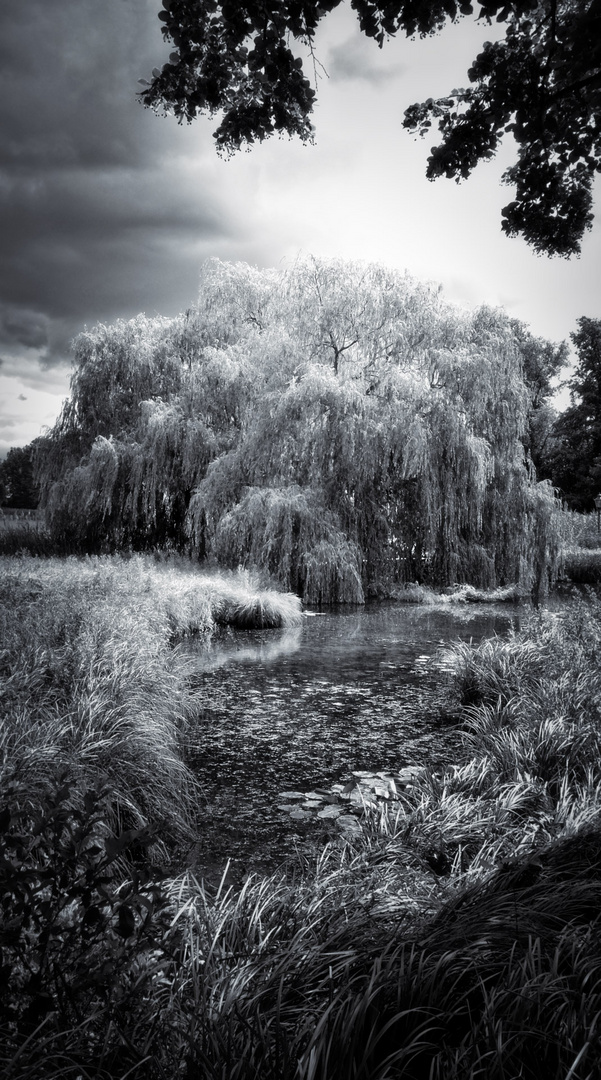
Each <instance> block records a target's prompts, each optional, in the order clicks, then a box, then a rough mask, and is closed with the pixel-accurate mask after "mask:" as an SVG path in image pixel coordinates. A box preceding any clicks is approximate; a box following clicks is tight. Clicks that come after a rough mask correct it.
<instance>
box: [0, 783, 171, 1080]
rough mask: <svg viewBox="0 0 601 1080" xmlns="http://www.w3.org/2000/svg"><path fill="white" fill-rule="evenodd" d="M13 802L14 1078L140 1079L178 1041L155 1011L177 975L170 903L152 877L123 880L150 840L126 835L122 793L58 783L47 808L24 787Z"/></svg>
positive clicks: (9, 1034)
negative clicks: (112, 819) (112, 823)
mask: <svg viewBox="0 0 601 1080" xmlns="http://www.w3.org/2000/svg"><path fill="white" fill-rule="evenodd" d="M4 797H5V799H6V800H7V801H6V803H5V804H4V806H3V808H2V810H1V811H0V852H1V858H0V886H1V893H2V929H1V930H0V943H1V947H2V967H1V969H0V1063H1V1071H2V1076H3V1077H5V1080H17V1078H18V1080H23V1078H25V1077H27V1078H28V1080H38V1078H39V1080H50V1078H53V1077H59V1076H60V1077H70V1078H72V1080H75V1077H77V1076H78V1075H79V1076H81V1075H84V1076H94V1077H109V1076H110V1077H111V1078H112V1080H117V1077H125V1075H131V1072H132V1071H133V1070H137V1069H138V1068H139V1067H140V1066H141V1065H143V1063H144V1062H145V1061H148V1059H149V1057H153V1056H156V1057H157V1058H158V1057H160V1056H162V1054H163V1053H164V1050H165V1046H166V1044H168V1043H169V1040H170V1033H169V1028H168V1025H167V1023H166V1017H165V1016H164V1015H161V1014H160V1013H159V1012H157V1011H155V1010H152V1009H149V1007H148V1001H149V997H150V996H151V995H152V996H154V997H155V998H156V987H157V983H160V981H161V980H164V979H165V978H167V976H168V975H170V974H172V968H173V959H172V956H171V955H170V952H169V948H168V942H169V932H168V927H169V922H170V920H169V916H168V910H167V901H166V896H165V894H164V892H163V891H162V889H161V887H160V885H159V884H157V883H156V877H154V878H152V879H151V878H150V876H149V874H148V872H147V871H146V870H144V869H141V868H138V869H137V870H136V872H135V873H134V875H133V877H131V878H130V879H129V880H127V879H126V880H124V879H123V875H122V866H123V861H124V860H127V859H128V858H129V857H130V856H131V854H132V851H133V850H134V849H136V851H135V856H134V857H135V860H136V862H137V863H138V864H139V863H140V855H141V853H142V852H143V851H144V850H145V849H146V848H147V846H148V844H149V842H150V835H149V833H148V831H147V830H144V829H132V830H128V831H125V832H121V833H119V834H117V835H114V834H113V833H112V832H111V831H110V829H108V828H107V825H106V818H107V814H108V813H109V809H110V797H111V793H110V789H109V788H107V787H102V786H98V787H96V788H95V789H88V790H87V791H82V790H81V789H80V788H79V787H78V785H77V784H76V783H75V781H74V779H73V777H70V776H69V775H68V774H63V775H62V776H58V777H56V778H52V780H49V781H48V783H47V784H46V785H45V788H44V792H43V795H42V797H41V799H40V800H39V802H38V804H37V805H36V806H33V805H32V804H31V799H30V793H29V790H28V787H27V786H26V785H24V784H23V783H22V782H19V781H12V782H11V783H10V784H8V785H7V787H6V788H5V791H4ZM120 870H121V873H120Z"/></svg>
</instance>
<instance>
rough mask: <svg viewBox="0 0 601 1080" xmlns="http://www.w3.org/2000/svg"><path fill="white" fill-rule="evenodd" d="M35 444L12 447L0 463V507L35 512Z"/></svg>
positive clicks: (36, 497)
mask: <svg viewBox="0 0 601 1080" xmlns="http://www.w3.org/2000/svg"><path fill="white" fill-rule="evenodd" d="M34 452H35V444H34V443H30V445H29V446H13V447H11V449H10V450H9V451H8V454H7V456H6V458H5V460H4V461H0V506H6V507H10V508H12V509H18V510H35V508H36V507H37V505H38V499H39V491H38V487H37V484H36V482H35V479H34V475H33V454H34Z"/></svg>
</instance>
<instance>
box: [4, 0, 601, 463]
mask: <svg viewBox="0 0 601 1080" xmlns="http://www.w3.org/2000/svg"><path fill="white" fill-rule="evenodd" d="M159 9H160V0H2V5H1V8H0V78H1V81H2V85H1V87H0V125H1V126H2V139H1V142H0V236H1V237H2V249H1V250H2V260H1V265H0V356H1V358H2V363H1V366H0V456H2V455H4V454H5V453H6V451H7V449H8V448H9V447H10V446H23V445H24V444H26V443H27V442H29V441H30V440H31V439H32V438H34V437H35V436H36V435H38V434H39V433H40V431H41V430H42V429H43V427H44V425H49V424H52V423H53V421H54V419H55V418H56V415H57V413H58V411H59V409H60V406H61V403H62V401H63V399H64V397H65V396H66V395H67V393H68V381H69V369H70V342H71V340H72V338H73V337H74V336H75V335H76V334H77V333H78V332H79V331H80V330H81V329H83V327H84V326H85V325H92V324H93V323H95V322H99V321H100V322H111V321H113V320H114V319H116V318H120V317H125V318H128V317H131V316H133V315H135V314H137V313H138V312H140V311H145V312H146V313H147V314H148V315H151V314H155V313H159V314H164V315H171V314H175V313H176V312H178V311H181V310H182V309H184V308H186V307H188V306H189V305H190V304H191V303H192V302H193V301H194V299H195V296H196V292H197V281H198V272H199V267H200V265H201V263H202V261H203V260H204V259H206V258H208V257H211V256H218V257H219V258H222V259H231V260H238V259H243V260H246V261H248V262H252V263H255V264H257V265H259V266H286V265H288V264H289V263H290V262H291V261H292V260H293V259H294V258H296V257H297V256H298V255H299V254H315V255H319V256H326V257H327V256H342V257H345V258H355V259H368V260H376V261H380V262H383V263H386V264H388V265H391V266H395V267H398V268H400V269H408V270H409V271H410V272H411V273H412V274H414V275H415V276H416V277H418V278H421V279H424V280H430V281H435V282H440V283H442V285H443V286H444V291H445V294H446V296H447V297H448V298H449V299H451V300H454V301H456V302H458V303H460V304H464V305H468V306H475V305H477V304H479V303H483V302H486V303H491V304H494V305H501V306H503V307H505V308H506V309H507V310H508V311H509V312H510V313H511V314H512V315H514V316H516V317H518V318H520V319H523V320H524V321H525V322H527V323H528V324H529V325H530V327H531V329H532V331H533V332H534V333H536V334H538V335H543V336H545V337H549V338H551V339H552V340H555V341H559V340H562V339H564V338H567V336H568V335H569V333H570V332H571V331H573V330H574V329H575V323H576V319H577V318H578V316H580V315H588V316H589V317H594V318H598V317H601V296H600V292H599V283H600V282H601V220H600V221H599V222H598V223H597V225H596V227H595V228H594V230H593V232H592V233H591V234H589V235H588V236H587V238H586V239H585V241H584V245H583V253H582V257H581V258H580V259H579V260H570V261H565V260H560V259H554V260H549V259H546V258H538V257H537V256H535V255H534V254H533V253H532V252H531V251H530V249H529V248H528V247H527V246H526V245H525V244H524V243H523V242H522V241H521V240H507V239H505V238H504V237H503V235H502V234H501V231H500V211H501V207H502V206H504V205H505V204H506V203H507V202H509V201H510V198H511V189H508V188H506V187H503V186H501V184H500V176H501V174H502V172H503V170H504V169H505V168H506V167H507V165H508V164H510V163H511V161H512V155H511V145H508V146H507V147H505V148H503V150H502V152H501V153H500V154H499V156H498V157H497V159H495V161H493V162H491V163H488V164H484V165H480V166H479V167H478V169H477V170H476V172H475V173H474V175H473V176H472V177H471V178H470V179H469V180H468V181H466V182H464V183H463V184H461V185H457V184H455V183H454V182H452V181H448V180H445V179H441V180H438V181H436V182H435V183H429V182H428V181H427V180H426V179H425V175H424V173H425V166H426V157H427V152H428V149H429V146H428V144H427V143H424V142H422V141H421V140H414V139H413V138H412V137H411V136H409V134H408V133H406V132H405V131H404V130H403V128H402V117H403V112H404V109H405V108H406V107H407V106H408V105H410V104H412V103H413V102H415V101H418V100H419V101H421V100H423V99H425V98H427V97H437V96H441V95H442V94H444V93H445V92H448V91H449V90H450V89H452V88H454V87H456V86H463V85H465V83H466V81H467V80H466V77H465V72H466V70H467V68H468V66H469V63H470V60H471V59H472V58H473V57H474V56H475V54H476V52H477V50H478V47H479V45H480V44H481V43H482V41H484V40H486V38H487V37H488V38H490V37H491V34H492V33H493V32H494V31H491V29H490V28H486V27H478V26H477V25H476V24H475V23H474V22H472V21H467V20H466V21H465V22H463V23H462V24H461V25H459V26H457V27H450V28H448V29H447V30H446V31H445V32H444V33H443V34H442V35H440V36H439V37H438V38H435V39H429V40H427V41H417V42H408V41H405V40H400V39H399V40H398V41H394V42H391V43H389V44H388V45H387V46H386V47H385V48H384V49H383V50H381V51H380V50H378V48H377V47H376V46H375V44H374V43H373V42H371V41H367V40H365V39H363V38H362V36H361V35H360V33H359V31H358V28H357V27H356V20H355V17H354V15H353V13H352V12H351V11H350V9H349V8H348V7H346V8H343V9H341V10H339V11H337V12H335V13H334V15H333V16H329V17H328V18H327V19H326V20H324V23H323V24H322V25H323V30H322V32H321V33H320V37H319V39H318V50H317V51H318V57H319V59H320V61H321V63H322V64H323V67H324V70H323V71H322V72H321V75H320V80H319V85H318V102H319V104H318V108H317V110H316V115H315V123H316V127H317V145H316V146H314V147H308V146H302V145H301V144H299V143H294V142H290V141H288V140H271V141H269V142H267V143H265V144H264V145H263V146H258V147H256V148H254V149H253V150H252V152H250V153H242V154H238V155H237V156H236V157H235V158H233V159H231V160H229V161H224V160H221V159H219V158H218V157H217V156H216V154H215V151H214V149H213V142H212V139H211V132H212V130H213V128H214V127H215V126H216V125H215V123H214V122H213V123H212V122H211V121H210V120H208V119H202V120H199V121H197V122H196V123H195V124H194V125H192V126H190V127H187V126H183V127H182V126H179V125H178V124H177V122H176V121H175V120H174V119H173V118H171V117H167V118H165V117H157V116H155V115H154V114H152V113H150V112H147V111H146V110H144V109H143V108H142V107H141V105H140V104H139V103H138V102H137V100H136V93H137V91H138V90H139V89H140V86H139V85H138V79H140V78H146V77H148V76H149V75H150V72H151V70H152V68H153V67H155V66H157V65H160V64H161V63H162V62H163V61H164V60H165V59H166V56H167V53H168V52H169V47H168V46H166V45H165V44H164V43H163V41H162V38H161V34H160V23H159V21H158V19H157V13H158V10H159ZM599 201H600V200H598V202H599Z"/></svg>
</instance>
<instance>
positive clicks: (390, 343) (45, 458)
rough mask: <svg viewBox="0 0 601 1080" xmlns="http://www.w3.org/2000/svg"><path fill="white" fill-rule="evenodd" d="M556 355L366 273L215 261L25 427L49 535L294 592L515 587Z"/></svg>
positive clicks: (126, 330)
mask: <svg viewBox="0 0 601 1080" xmlns="http://www.w3.org/2000/svg"><path fill="white" fill-rule="evenodd" d="M564 358H565V350H564V349H563V348H562V347H556V346H553V345H551V344H550V343H548V342H545V341H542V340H540V339H537V338H534V337H533V336H532V335H530V334H529V333H528V331H527V329H526V328H525V327H524V326H523V325H522V324H520V323H517V322H516V321H515V320H511V319H509V318H508V317H507V316H505V315H504V314H503V313H502V312H500V311H493V310H491V309H489V308H480V309H478V310H477V311H475V312H473V313H465V312H461V311H459V310H458V309H456V308H454V307H452V306H451V305H449V304H448V303H446V302H445V301H444V300H443V299H442V297H441V295H440V292H439V290H437V289H436V288H434V287H431V286H425V285H421V284H419V283H418V282H416V281H414V280H413V279H412V278H410V277H409V276H408V275H404V274H401V273H398V272H396V271H392V270H387V269H385V268H383V267H380V266H375V265H367V266H366V265H362V264H353V263H344V262H336V261H334V262H322V261H318V260H307V261H304V262H299V263H298V264H297V265H296V266H294V267H293V268H292V269H291V270H289V271H287V272H284V271H281V272H280V271H259V270H257V269H254V268H252V267H250V266H247V265H245V264H235V265H231V264H226V263H221V262H219V261H218V260H211V261H210V262H209V263H207V264H206V265H205V266H204V268H203V272H202V278H201V289H200V296H199V301H198V304H197V306H196V307H194V308H193V309H191V310H189V311H187V312H186V313H185V314H183V315H181V316H179V317H177V318H175V319H166V318H153V319H148V318H146V317H145V316H138V317H137V318H136V319H133V320H131V321H130V322H117V323H115V324H114V325H112V326H104V325H99V326H96V327H95V328H93V329H92V330H89V331H86V332H85V333H83V334H81V335H80V336H79V337H78V339H77V341H76V343H75V371H74V375H73V378H72V388H71V391H72V392H71V397H70V399H69V400H68V401H67V403H66V404H65V406H64V409H63V412H62V414H61V416H60V417H59V419H58V421H57V423H56V425H55V427H54V428H53V430H52V431H51V432H50V433H49V435H48V436H46V437H44V438H43V439H40V440H38V443H37V447H36V455H35V456H36V469H37V476H38V480H39V483H40V487H41V497H42V503H43V505H44V506H45V510H46V517H47V522H48V524H49V527H50V528H51V530H52V532H53V534H54V535H55V537H56V538H57V540H60V541H61V543H63V544H65V543H67V544H69V545H70V546H71V547H74V548H76V549H78V550H82V551H108V550H116V549H122V548H133V549H144V548H152V547H157V546H165V545H170V546H173V547H175V548H177V549H178V550H182V551H186V550H187V551H190V552H192V553H193V554H194V555H196V556H197V557H199V558H205V557H211V558H214V559H216V560H218V561H219V562H220V563H221V564H224V565H227V566H233V567H235V566H238V565H244V566H258V567H261V568H263V569H265V570H267V571H268V572H269V573H271V574H272V575H274V576H275V577H276V578H277V579H279V581H280V582H281V583H282V584H283V585H284V586H285V587H286V588H289V589H292V590H294V591H296V592H298V593H299V594H300V595H302V596H304V597H305V599H308V600H316V601H319V600H340V601H344V600H347V601H361V600H363V599H364V598H365V597H366V596H377V595H385V594H386V593H387V592H389V591H390V590H391V588H392V587H393V586H394V585H395V584H397V583H403V582H407V581H420V582H425V583H431V584H437V585H448V584H452V583H454V582H464V581H467V582H471V583H473V584H477V585H480V586H482V587H486V586H495V585H498V584H505V583H510V582H514V581H527V580H531V579H532V575H533V574H535V573H536V572H537V570H536V568H537V567H539V569H540V567H541V566H542V565H547V564H548V563H550V562H552V560H553V552H554V545H555V539H554V533H553V527H552V521H553V515H554V513H555V507H556V500H554V498H553V493H552V489H551V486H550V485H549V484H548V483H546V482H543V483H540V482H537V479H536V476H535V469H534V466H533V459H534V458H535V457H536V455H537V454H538V452H539V448H538V442H537V440H538V439H539V428H540V427H541V426H544V425H542V424H541V423H540V417H541V415H542V413H544V411H545V410H546V409H547V407H548V399H549V396H550V393H551V379H552V377H553V375H554V374H556V372H557V370H558V368H559V367H560V366H561V364H562V363H563V361H564Z"/></svg>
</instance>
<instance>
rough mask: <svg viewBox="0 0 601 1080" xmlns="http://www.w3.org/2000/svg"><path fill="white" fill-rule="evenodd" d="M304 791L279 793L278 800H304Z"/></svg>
mask: <svg viewBox="0 0 601 1080" xmlns="http://www.w3.org/2000/svg"><path fill="white" fill-rule="evenodd" d="M305 797H306V796H305V793H304V791H280V793H279V795H278V799H304V798H305Z"/></svg>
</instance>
